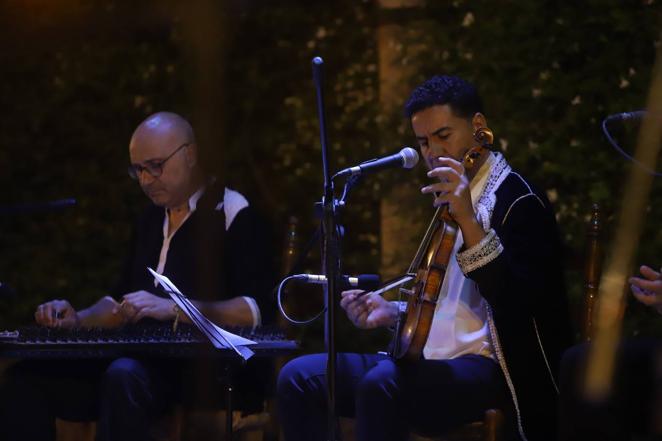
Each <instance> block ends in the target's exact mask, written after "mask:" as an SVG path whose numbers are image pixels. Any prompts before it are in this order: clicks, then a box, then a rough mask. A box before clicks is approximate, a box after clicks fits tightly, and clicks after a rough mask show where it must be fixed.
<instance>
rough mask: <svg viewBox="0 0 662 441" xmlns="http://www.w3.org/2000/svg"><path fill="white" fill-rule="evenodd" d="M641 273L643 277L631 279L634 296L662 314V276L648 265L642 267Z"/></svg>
mask: <svg viewBox="0 0 662 441" xmlns="http://www.w3.org/2000/svg"><path fill="white" fill-rule="evenodd" d="M639 271H640V273H641V275H642V277H630V280H629V282H630V289H631V290H632V294H633V295H634V297H635V298H636V299H637V300H639V301H640V302H641V303H643V304H644V305H648V306H651V307H653V308H655V309H657V311H658V312H659V313H660V314H662V274H661V273H660V272H658V271H655V270H654V269H653V268H651V267H649V266H646V265H642V266H641V267H640V268H639ZM661 271H662V270H661Z"/></svg>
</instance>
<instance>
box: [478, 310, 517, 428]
mask: <svg viewBox="0 0 662 441" xmlns="http://www.w3.org/2000/svg"><path fill="white" fill-rule="evenodd" d="M487 323H488V326H489V328H490V337H492V347H493V348H494V352H495V353H496V357H497V361H498V362H499V366H500V367H501V371H502V372H503V376H504V377H505V379H506V384H507V385H508V390H510V396H511V398H512V399H513V405H514V406H515V413H516V414H517V430H518V431H519V435H520V436H521V437H522V440H524V441H527V439H526V435H525V434H524V427H523V426H522V413H521V412H520V408H519V401H518V400H517V393H516V392H515V385H514V384H513V379H512V378H511V377H510V372H509V371H508V364H507V363H506V357H505V356H504V355H503V350H502V349H501V341H500V340H499V332H498V331H497V329H496V324H495V323H494V316H493V315H492V308H491V307H490V306H489V305H487Z"/></svg>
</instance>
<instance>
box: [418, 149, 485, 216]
mask: <svg viewBox="0 0 662 441" xmlns="http://www.w3.org/2000/svg"><path fill="white" fill-rule="evenodd" d="M436 163H437V164H438V166H437V167H435V168H433V169H432V170H430V171H429V172H428V177H429V178H436V179H438V180H439V181H440V182H437V183H434V184H430V185H428V186H425V187H423V188H422V189H421V193H424V194H434V193H437V195H436V197H435V200H434V206H435V207H439V206H441V205H442V204H448V210H449V213H450V215H451V216H452V217H453V219H454V220H455V222H457V223H458V225H460V226H462V225H466V224H468V223H471V222H475V218H476V216H475V213H474V208H473V204H472V203H471V190H470V187H469V179H468V178H467V176H466V174H465V173H464V167H463V166H462V164H460V163H459V162H458V161H456V160H454V159H451V158H439V159H438V160H437V161H436Z"/></svg>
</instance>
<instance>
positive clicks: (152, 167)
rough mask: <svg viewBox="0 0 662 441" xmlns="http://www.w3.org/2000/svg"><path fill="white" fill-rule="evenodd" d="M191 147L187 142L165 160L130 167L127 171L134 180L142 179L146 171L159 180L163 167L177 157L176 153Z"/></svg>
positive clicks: (155, 160)
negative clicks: (169, 160) (141, 176)
mask: <svg viewBox="0 0 662 441" xmlns="http://www.w3.org/2000/svg"><path fill="white" fill-rule="evenodd" d="M189 145H191V143H190V142H185V143H184V144H182V145H180V146H179V147H177V148H176V149H175V151H174V152H172V153H170V154H169V155H168V156H167V157H166V158H165V159H152V160H149V161H147V162H145V165H140V164H131V165H129V169H128V170H127V171H128V172H129V176H131V178H132V179H138V178H140V175H141V174H142V172H143V171H146V172H147V173H149V175H150V176H151V177H153V178H158V177H159V176H161V175H162V174H163V166H164V165H165V163H166V162H167V161H168V159H170V158H172V157H173V156H175V153H177V152H178V151H180V150H181V149H183V148H184V147H186V146H189Z"/></svg>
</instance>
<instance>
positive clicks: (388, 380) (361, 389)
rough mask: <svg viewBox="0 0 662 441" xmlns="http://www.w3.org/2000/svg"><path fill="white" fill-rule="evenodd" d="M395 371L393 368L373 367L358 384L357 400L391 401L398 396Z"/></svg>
mask: <svg viewBox="0 0 662 441" xmlns="http://www.w3.org/2000/svg"><path fill="white" fill-rule="evenodd" d="M396 392H397V387H396V384H395V373H394V372H393V371H391V370H383V369H373V370H371V371H369V372H368V373H366V374H365V375H364V376H363V378H361V380H360V381H359V383H358V384H357V390H356V393H357V400H358V401H363V400H367V401H370V402H383V403H386V402H390V401H391V400H393V399H394V398H397V397H396Z"/></svg>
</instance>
